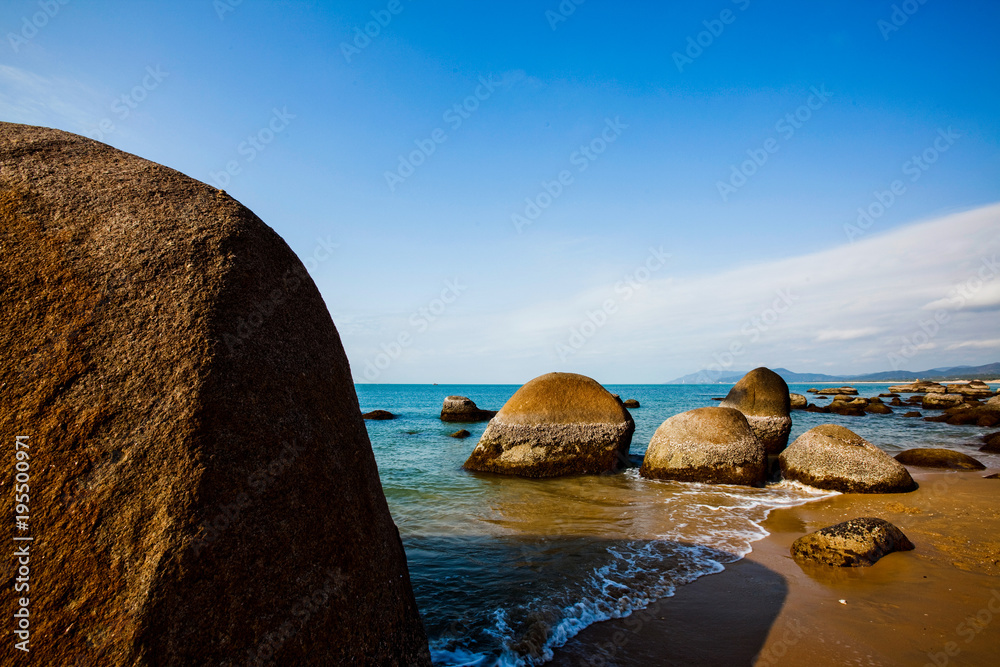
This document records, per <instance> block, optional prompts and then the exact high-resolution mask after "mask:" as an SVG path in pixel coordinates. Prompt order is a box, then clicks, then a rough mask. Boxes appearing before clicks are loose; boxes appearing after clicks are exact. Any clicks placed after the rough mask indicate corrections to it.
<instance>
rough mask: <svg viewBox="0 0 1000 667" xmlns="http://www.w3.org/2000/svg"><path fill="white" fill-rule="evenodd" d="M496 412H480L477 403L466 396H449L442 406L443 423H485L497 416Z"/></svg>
mask: <svg viewBox="0 0 1000 667" xmlns="http://www.w3.org/2000/svg"><path fill="white" fill-rule="evenodd" d="M496 414H497V413H496V411H495V410H480V409H479V407H478V406H476V404H475V402H473V401H472V400H471V399H468V398H466V397H465V396H448V397H447V398H445V399H444V405H442V406H441V421H444V422H458V423H463V422H464V423H467V424H471V423H473V422H485V421H489V420H490V419H493V417H495V416H496Z"/></svg>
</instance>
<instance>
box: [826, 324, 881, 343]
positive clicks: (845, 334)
mask: <svg viewBox="0 0 1000 667" xmlns="http://www.w3.org/2000/svg"><path fill="white" fill-rule="evenodd" d="M882 331H884V329H881V328H879V327H865V328H863V329H829V330H827V331H820V332H819V333H818V334H817V335H816V342H817V343H825V342H826V341H829V340H856V339H858V338H868V337H869V336H874V335H875V334H877V333H881V332H882Z"/></svg>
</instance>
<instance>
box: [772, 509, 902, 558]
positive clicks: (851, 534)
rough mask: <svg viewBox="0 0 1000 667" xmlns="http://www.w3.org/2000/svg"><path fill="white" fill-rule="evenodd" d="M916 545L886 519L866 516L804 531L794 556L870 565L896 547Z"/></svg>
mask: <svg viewBox="0 0 1000 667" xmlns="http://www.w3.org/2000/svg"><path fill="white" fill-rule="evenodd" d="M914 548H915V547H914V546H913V543H912V542H910V540H909V539H907V537H906V535H904V534H903V531H901V530H900V529H899V528H897V527H896V526H894V525H892V524H891V523H889V522H888V521H886V520H885V519H877V518H873V517H862V518H858V519H850V520H848V521H844V522H843V523H838V524H836V525H835V526H829V527H827V528H823V529H821V530H818V531H816V532H815V533H810V534H808V535H803V536H802V537H800V538H799V539H797V540H795V542H794V543H792V549H791V552H792V556H793V557H794V558H796V559H797V560H801V561H812V562H815V563H819V564H821V565H831V566H835V567H868V566H871V565H874V564H875V563H876V562H878V560H879V559H880V558H882V557H883V556H886V555H888V554H890V553H892V552H894V551H912V550H913V549H914Z"/></svg>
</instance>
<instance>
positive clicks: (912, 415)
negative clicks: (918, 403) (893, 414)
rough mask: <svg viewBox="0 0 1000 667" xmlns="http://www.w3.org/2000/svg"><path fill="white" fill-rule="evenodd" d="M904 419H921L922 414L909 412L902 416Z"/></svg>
mask: <svg viewBox="0 0 1000 667" xmlns="http://www.w3.org/2000/svg"><path fill="white" fill-rule="evenodd" d="M903 416H904V417H923V413H922V412H916V411H911V412H907V413H906V414H904V415H903Z"/></svg>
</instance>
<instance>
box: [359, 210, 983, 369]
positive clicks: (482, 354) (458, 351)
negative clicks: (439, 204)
mask: <svg viewBox="0 0 1000 667" xmlns="http://www.w3.org/2000/svg"><path fill="white" fill-rule="evenodd" d="M666 249H667V250H669V247H667V248H666ZM998 252H1000V204H996V205H991V206H987V207H983V208H979V209H976V210H972V211H967V212H963V213H958V214H954V215H949V216H946V217H942V218H938V219H934V220H930V221H926V222H921V223H917V224H912V225H908V226H906V227H901V228H897V229H895V230H892V231H890V232H887V233H883V234H880V235H871V236H868V237H866V238H864V239H863V240H861V241H859V242H856V243H854V244H852V245H842V246H838V247H835V248H831V249H829V250H824V251H821V252H816V253H812V254H808V255H803V256H797V257H789V258H786V259H781V260H777V261H772V262H766V263H756V264H748V265H745V266H741V267H735V268H732V269H730V270H727V271H723V272H717V273H710V274H704V275H686V276H678V275H672V272H671V267H670V264H669V262H668V263H667V265H666V267H664V268H663V269H661V270H659V271H657V272H655V273H654V274H653V276H652V278H651V279H650V280H649V281H648V282H645V283H644V284H643V285H642V287H641V289H638V290H635V291H633V292H632V294H631V295H630V297H629V298H625V295H624V294H622V293H621V292H620V291H616V289H615V285H614V284H609V285H605V286H604V287H601V288H597V289H589V290H585V291H581V292H580V293H578V294H576V295H573V296H571V297H570V298H562V299H559V300H555V299H553V298H551V297H548V296H546V293H545V291H544V290H539V292H538V293H537V295H536V294H530V295H525V297H524V301H523V302H522V303H523V305H522V306H520V307H517V308H515V309H513V310H507V311H504V312H493V313H490V314H488V315H483V314H475V315H473V314H472V313H464V312H460V311H458V310H456V311H455V312H454V313H452V314H450V315H449V317H448V318H442V321H441V323H440V325H439V326H438V327H436V328H435V330H433V331H429V332H428V333H426V334H425V335H424V337H423V339H422V340H421V347H422V349H423V351H424V354H422V355H420V363H419V364H416V363H414V365H412V366H410V365H408V360H407V359H406V358H402V359H400V360H399V361H398V364H397V368H395V369H394V371H395V372H398V374H399V375H398V379H397V378H396V377H393V378H391V379H390V378H389V377H387V378H386V381H422V379H426V378H428V377H435V378H439V377H442V376H445V377H448V376H450V375H452V374H453V375H454V379H455V380H457V381H458V380H460V381H479V382H491V381H504V382H519V381H525V380H527V379H529V378H530V377H534V376H535V375H538V374H541V373H544V372H547V371H551V370H559V369H561V370H571V371H576V372H582V373H586V374H589V375H592V376H593V377H595V378H598V379H599V380H601V381H604V382H621V381H625V382H664V381H667V380H670V379H672V378H674V377H677V376H679V375H683V374H687V373H691V372H695V371H697V370H699V369H700V368H704V367H711V366H713V365H715V366H721V367H723V368H731V369H734V370H744V369H747V368H753V367H755V366H758V365H767V366H771V367H786V368H790V369H791V370H798V371H808V370H813V369H815V368H816V367H817V366H822V367H824V368H826V369H828V370H832V371H838V372H869V371H882V370H888V369H890V368H892V367H893V366H892V363H891V361H892V357H891V356H890V355H894V354H895V355H896V358H897V359H898V358H899V354H900V351H901V350H902V351H904V352H905V353H906V354H903V356H902V359H903V362H905V364H906V366H905V367H906V368H907V369H908V370H922V369H924V368H931V367H935V366H945V365H957V364H961V363H972V364H978V363H987V362H990V361H994V359H986V360H983V359H982V358H981V356H979V357H974V356H969V355H974V354H975V351H976V350H980V349H990V348H989V347H986V346H981V347H980V346H977V345H976V344H974V343H970V344H965V343H967V342H968V341H980V340H987V339H989V338H990V336H991V335H995V330H996V321H995V313H991V312H985V309H986V308H987V307H989V306H990V304H995V303H997V299H998V295H1000V275H997V272H996V271H993V272H992V273H990V269H989V267H990V266H992V265H991V262H993V261H994V258H995V256H996V254H997V253H998ZM642 257H643V253H642V252H639V253H637V255H636V259H637V262H638V263H637V265H636V266H641V260H642ZM622 268H623V269H624V271H622V273H625V272H626V271H630V270H631V271H634V270H635V268H636V267H622ZM976 279H978V280H979V281H980V283H979V284H978V287H977V288H976V289H975V290H974V292H972V293H967V294H966V295H965V299H964V301H961V300H957V299H956V298H955V296H954V295H955V294H959V293H961V290H962V289H964V288H965V287H969V286H975V285H976V284H977V283H976ZM970 281H972V282H971V283H970ZM608 299H613V300H614V301H615V304H616V307H617V308H616V312H615V313H614V314H612V315H609V316H608V317H607V320H606V322H604V323H603V325H602V326H599V327H593V329H594V331H593V333H592V335H590V336H586V337H585V344H584V345H583V346H582V347H581V348H580V349H579V350H578V351H576V352H575V353H573V354H571V355H569V356H567V358H566V359H565V360H563V359H560V358H559V355H558V353H557V345H566V344H567V343H568V342H569V341H570V337H571V335H572V332H573V331H574V330H575V331H577V332H579V331H581V329H582V328H583V327H584V326H585V323H586V322H587V321H588V319H590V318H591V314H596V313H597V312H598V311H599V310H600V309H601V307H602V304H603V303H604V302H605V301H607V300H608ZM930 304H935V307H934V308H931V309H930V310H928V306H929V305H930ZM935 317H938V318H939V320H937V321H935ZM597 319H602V318H600V317H599V316H598V317H597ZM589 328H590V327H588V329H589ZM928 332H930V333H928ZM358 342H361V343H363V344H364V345H365V347H367V348H368V349H369V350H374V349H376V348H377V345H378V343H379V341H377V340H376V341H358ZM353 348H354V352H355V353H358V356H361V355H362V354H364V352H362V350H360V349H358V348H359V346H358V345H354V346H353ZM349 349H351V348H349ZM949 350H950V352H948V351H949ZM963 355H965V356H963ZM980 355H981V353H980ZM411 358H412V359H413V360H414V362H415V360H416V359H415V355H414V357H411ZM387 375H388V374H387Z"/></svg>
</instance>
